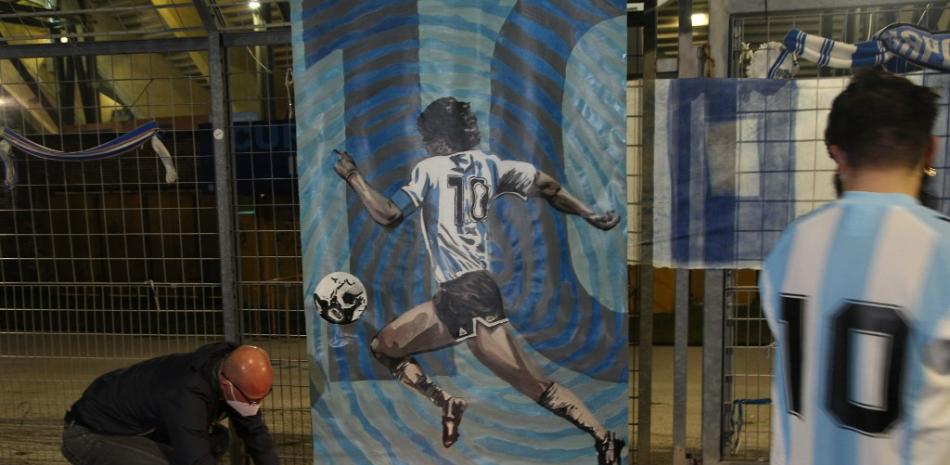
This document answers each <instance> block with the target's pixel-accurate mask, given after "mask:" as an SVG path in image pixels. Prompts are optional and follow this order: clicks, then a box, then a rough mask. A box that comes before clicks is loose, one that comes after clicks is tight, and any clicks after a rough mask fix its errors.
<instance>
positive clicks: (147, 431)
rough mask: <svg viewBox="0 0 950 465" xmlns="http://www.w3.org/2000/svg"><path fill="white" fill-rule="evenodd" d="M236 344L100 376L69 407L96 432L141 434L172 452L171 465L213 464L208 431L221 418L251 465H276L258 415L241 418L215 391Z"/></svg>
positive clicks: (208, 347) (205, 348)
mask: <svg viewBox="0 0 950 465" xmlns="http://www.w3.org/2000/svg"><path fill="white" fill-rule="evenodd" d="M236 347H237V346H236V345H234V344H229V343H223V342H222V343H215V344H208V345H205V346H202V347H200V348H198V350H196V351H194V352H191V353H186V354H172V355H166V356H164V357H158V358H153V359H151V360H146V361H144V362H141V363H137V364H135V365H132V366H130V367H128V368H123V369H120V370H115V371H112V372H109V373H106V374H104V375H102V376H100V377H99V378H97V379H96V380H95V381H93V382H92V384H91V385H90V386H89V387H88V388H87V389H86V392H84V393H83V395H82V397H81V398H80V399H79V400H78V401H76V403H75V404H73V406H72V408H71V409H70V412H71V415H72V418H73V419H74V420H76V421H77V422H78V423H79V424H81V425H83V426H85V427H87V428H89V429H91V430H93V431H96V432H99V433H104V434H114V435H147V436H149V437H151V438H154V439H155V440H157V441H160V442H163V443H165V444H168V445H170V446H171V447H172V449H174V453H173V456H172V457H169V460H170V461H171V463H172V464H173V465H214V463H215V462H214V457H213V456H212V455H211V442H210V438H209V434H208V433H209V430H210V428H211V425H212V424H214V423H216V422H217V421H219V420H221V419H223V418H224V415H227V416H228V418H229V419H230V420H231V426H232V428H234V430H235V432H236V433H237V435H238V436H239V437H240V438H241V439H243V440H244V445H245V449H246V450H247V452H248V454H250V455H251V457H252V458H253V459H254V463H256V464H257V465H277V464H278V461H277V453H276V452H275V451H274V441H273V438H271V434H270V431H268V430H267V425H265V424H264V419H263V417H262V416H261V412H258V413H257V415H255V416H252V417H242V416H241V415H240V414H239V413H237V412H236V411H234V409H232V408H231V407H230V406H228V404H227V403H225V402H224V398H223V397H222V395H221V393H220V388H219V387H218V382H217V379H216V375H215V369H216V368H217V366H218V364H219V363H220V362H221V360H223V359H224V358H225V357H226V356H227V355H228V354H230V353H231V351H233V350H234V349H235V348H236Z"/></svg>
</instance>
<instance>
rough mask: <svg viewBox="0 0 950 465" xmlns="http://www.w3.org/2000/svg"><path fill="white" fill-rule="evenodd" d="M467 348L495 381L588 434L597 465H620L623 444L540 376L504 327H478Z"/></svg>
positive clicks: (567, 391) (564, 391) (564, 390)
mask: <svg viewBox="0 0 950 465" xmlns="http://www.w3.org/2000/svg"><path fill="white" fill-rule="evenodd" d="M469 347H471V349H472V353H473V354H475V357H477V358H478V359H479V360H480V361H481V362H482V363H484V364H485V366H487V367H488V368H489V369H490V370H491V371H492V372H493V373H495V374H496V375H498V377H499V378H501V379H503V380H505V381H506V382H508V384H511V386H512V387H514V388H515V389H517V390H518V391H519V392H521V393H522V394H524V395H526V396H528V397H530V398H531V399H533V400H534V401H535V402H537V403H538V404H540V405H541V406H542V407H544V408H546V409H547V410H549V411H550V412H551V413H554V414H555V415H557V416H559V417H561V418H564V419H565V420H567V421H569V422H571V423H572V424H573V425H574V426H576V427H578V428H579V429H581V430H582V431H584V432H586V433H587V434H590V435H591V436H592V437H593V438H594V441H595V446H596V448H597V455H598V461H599V463H600V464H601V465H616V464H619V463H620V452H621V450H622V449H623V447H624V445H625V443H624V441H623V440H620V439H617V437H616V434H614V433H613V432H610V431H607V429H606V428H604V426H603V425H601V424H600V422H599V421H597V419H596V418H595V417H594V415H593V413H591V411H590V410H588V409H587V406H585V405H584V402H583V401H581V400H580V399H579V398H578V397H577V395H576V394H574V392H573V391H571V390H570V389H568V388H566V387H564V386H562V385H560V384H558V383H555V382H554V381H552V380H550V379H548V378H547V377H545V376H543V375H541V374H540V370H539V369H538V367H537V366H536V365H535V364H534V362H532V361H531V360H530V358H529V357H528V355H527V354H526V353H525V352H524V350H523V349H522V348H521V346H520V345H519V344H518V343H517V341H515V340H514V337H512V335H511V333H510V331H509V330H508V327H507V325H501V326H496V327H494V328H479V331H478V336H477V337H475V338H473V339H471V340H470V342H469Z"/></svg>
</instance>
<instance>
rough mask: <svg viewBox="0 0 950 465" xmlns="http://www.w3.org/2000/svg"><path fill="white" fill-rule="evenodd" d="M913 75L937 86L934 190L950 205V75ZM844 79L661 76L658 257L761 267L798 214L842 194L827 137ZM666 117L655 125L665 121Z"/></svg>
mask: <svg viewBox="0 0 950 465" xmlns="http://www.w3.org/2000/svg"><path fill="white" fill-rule="evenodd" d="M909 78H910V79H911V80H912V81H915V82H917V83H918V84H921V83H922V84H923V85H926V86H928V87H931V88H935V89H937V90H938V91H939V92H940V94H941V100H940V101H939V112H938V118H937V122H936V124H935V128H934V133H935V134H936V135H937V136H938V137H939V140H940V146H939V148H938V156H937V159H936V160H935V161H936V164H935V167H936V168H937V173H938V174H937V176H936V177H935V178H933V180H932V181H931V185H930V188H929V192H930V193H931V194H933V195H934V196H935V197H937V199H938V202H939V205H938V208H939V209H940V210H941V211H943V212H944V213H947V212H950V202H948V197H950V176H947V173H946V171H947V168H948V166H950V163H948V156H947V134H948V120H947V91H946V89H948V88H950V76H947V75H944V74H923V75H921V74H916V75H911V76H909ZM847 83H848V80H847V78H819V79H797V80H790V81H778V80H768V79H674V80H659V81H657V85H656V121H657V122H658V124H656V130H655V144H656V147H655V152H654V153H655V159H654V173H653V175H654V186H656V192H655V197H654V210H653V211H654V215H653V252H654V253H653V260H654V265H655V266H658V267H675V268H681V267H685V268H721V269H736V268H759V266H760V264H761V261H762V259H763V258H764V257H765V256H766V255H767V254H768V252H769V251H770V250H771V248H772V246H773V245H774V243H775V241H776V240H777V239H778V236H779V234H780V233H781V232H782V231H783V230H784V229H785V227H786V226H787V225H788V224H789V223H790V222H791V221H792V220H793V219H795V218H796V217H798V216H800V215H802V214H804V213H807V212H809V211H811V210H813V209H814V208H816V207H818V206H820V205H823V204H824V203H826V202H829V201H831V200H833V199H834V198H835V197H836V194H835V191H834V186H833V183H832V178H833V174H834V170H835V165H834V162H833V160H831V158H830V157H829V156H828V154H827V152H826V149H825V145H824V142H823V140H824V130H825V124H826V121H827V115H828V112H829V110H830V108H831V103H832V101H833V100H834V98H835V97H836V96H837V95H838V94H839V93H840V92H841V91H842V90H843V89H844V88H845V87H846V86H847ZM661 121H662V122H666V124H659V122H661Z"/></svg>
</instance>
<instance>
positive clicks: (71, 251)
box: [0, 45, 312, 464]
mask: <svg viewBox="0 0 950 465" xmlns="http://www.w3.org/2000/svg"><path fill="white" fill-rule="evenodd" d="M229 58H230V60H229V61H230V63H231V66H230V67H229V70H228V76H227V78H228V82H229V83H230V84H231V86H230V88H231V96H232V98H231V102H230V103H231V114H232V116H233V118H232V120H233V121H234V122H233V123H232V124H231V130H232V135H233V138H232V152H233V155H234V160H235V188H236V190H237V193H238V199H239V200H238V202H237V205H236V206H235V208H236V210H235V212H234V213H235V215H237V218H238V225H239V226H238V229H239V231H238V233H239V238H240V245H239V253H240V260H241V262H240V265H241V273H242V280H241V282H240V295H241V299H240V301H241V302H242V312H241V316H242V319H243V321H242V328H243V334H244V337H245V341H246V342H248V343H254V344H258V345H260V346H262V347H265V348H266V349H268V350H269V352H270V353H271V356H272V358H273V363H274V367H275V371H276V381H275V386H274V393H273V394H272V395H271V396H270V397H269V398H268V405H267V408H266V409H265V415H266V417H267V421H268V424H269V426H270V428H271V430H272V431H273V432H274V436H275V440H276V442H277V446H278V453H279V455H280V456H281V459H282V463H291V464H292V463H310V462H312V456H311V451H310V447H311V437H310V410H309V379H308V375H307V372H308V369H307V366H308V357H307V355H306V354H307V350H306V328H305V323H304V322H305V318H304V315H303V311H302V309H303V303H302V291H301V286H300V258H299V256H300V252H299V237H298V230H299V227H298V222H297V218H298V211H297V204H298V202H297V196H296V192H297V188H296V180H295V178H296V175H295V169H294V163H295V159H294V151H295V145H294V136H293V124H292V123H291V122H290V121H289V117H290V115H289V114H288V109H289V108H290V105H289V103H288V102H289V96H290V94H289V91H288V89H287V86H285V85H284V82H285V80H286V77H287V75H286V70H287V69H288V67H289V45H285V46H276V47H272V48H268V49H265V48H264V47H260V48H253V47H252V48H246V47H241V48H236V49H232V50H231V52H230V56H229ZM207 60H208V56H207V53H205V52H190V53H183V54H171V53H169V54H140V55H116V56H98V57H81V58H73V57H70V58H42V59H40V58H37V59H28V60H17V61H18V62H19V66H22V67H23V68H24V69H26V70H29V73H19V72H16V70H15V69H11V68H10V67H8V66H7V62H4V65H3V66H4V67H3V69H2V71H3V72H2V74H0V77H2V79H0V124H2V125H3V126H6V127H10V128H12V129H14V130H16V131H18V132H21V133H23V134H25V135H26V136H27V137H29V138H30V139H31V140H33V141H34V142H37V143H39V144H41V145H44V146H47V147H49V148H53V149H57V150H64V151H74V150H79V149H88V148H91V147H93V146H96V145H99V144H102V143H104V142H107V141H109V140H111V139H114V138H115V137H117V136H118V135H120V134H122V133H125V132H128V131H129V130H131V129H132V128H134V127H136V126H137V125H138V124H139V123H142V122H144V121H146V120H154V121H156V122H158V123H159V125H160V126H161V128H162V133H161V138H162V140H163V142H164V144H165V145H166V146H167V148H168V149H169V151H170V152H171V153H172V156H173V159H174V162H175V164H176V166H177V170H178V173H179V179H178V182H177V183H175V184H165V182H164V172H163V169H162V165H161V163H160V162H159V159H158V157H156V155H155V154H154V153H153V151H152V149H151V148H150V147H148V146H146V147H145V148H142V149H140V150H138V151H136V152H134V153H128V154H126V155H123V156H121V157H118V158H114V159H110V160H104V161H90V162H77V163H62V162H55V161H45V160H39V159H34V158H29V157H26V156H24V155H20V154H17V153H16V152H15V160H16V162H15V163H16V168H17V173H18V175H17V178H18V179H17V185H16V187H15V188H14V189H12V190H11V191H9V192H2V193H0V363H2V367H3V371H4V380H5V383H4V386H3V388H2V393H3V397H4V398H8V399H15V400H14V401H13V402H14V408H13V409H7V410H5V411H4V413H2V414H0V437H3V438H4V447H3V448H0V463H4V464H31V463H43V464H50V463H65V461H64V459H63V458H62V456H61V455H60V453H59V446H60V435H61V431H62V430H61V428H62V418H63V414H64V412H65V410H66V409H67V408H68V407H69V405H70V404H71V403H72V402H74V401H75V400H76V399H78V397H79V396H80V394H81V393H82V391H83V390H84V389H85V387H86V386H87V385H88V384H89V383H90V382H91V381H92V380H93V379H94V378H95V377H96V376H98V375H100V374H102V373H105V372H107V371H110V370H112V369H115V368H119V367H123V366H127V365H130V364H132V363H134V362H136V361H140V360H143V359H146V358H150V357H154V356H158V355H162V354H167V353H173V352H183V351H189V350H192V349H194V348H196V347H198V346H200V345H202V344H205V343H208V342H214V341H220V340H222V339H223V338H224V329H223V326H224V322H223V312H222V295H221V294H222V288H221V284H220V283H221V276H220V259H219V236H218V225H217V216H216V215H217V210H218V205H217V202H216V198H215V189H216V186H215V184H214V182H215V177H214V156H213V147H212V145H213V144H212V135H211V128H210V125H209V124H208V116H207V115H208V113H209V111H210V107H211V102H210V91H209V84H208V82H209V79H208V76H207V74H206V73H203V72H196V71H195V69H196V68H197V69H207ZM196 63H197V64H199V66H194V65H195V64H196ZM202 65H203V66H202ZM70 67H71V68H72V69H73V70H74V71H73V74H71V77H69V79H67V80H66V81H64V73H65V72H66V70H67V69H68V68H70ZM80 67H81V68H83V69H84V70H86V72H87V74H86V75H85V78H81V76H80V75H79V73H76V72H75V70H77V69H78V68H80ZM91 69H95V73H94V74H93V73H92V72H90V71H89V70H91ZM264 70H266V71H264ZM143 76H144V77H143ZM249 82H253V83H254V86H249V85H248V83H249ZM242 92H243V93H242ZM257 95H264V96H265V98H263V99H261V98H259V97H257ZM90 96H91V98H90ZM251 114H256V115H257V116H256V117H250V115H251Z"/></svg>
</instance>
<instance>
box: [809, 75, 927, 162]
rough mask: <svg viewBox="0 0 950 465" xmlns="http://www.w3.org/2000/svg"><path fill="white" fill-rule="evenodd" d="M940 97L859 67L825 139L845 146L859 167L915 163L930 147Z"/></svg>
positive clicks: (838, 99) (834, 107)
mask: <svg viewBox="0 0 950 465" xmlns="http://www.w3.org/2000/svg"><path fill="white" fill-rule="evenodd" d="M938 98H939V97H938V96H937V94H935V93H934V92H933V91H931V90H930V89H928V88H926V87H922V86H918V85H916V84H914V83H912V82H910V81H908V80H907V79H905V78H903V77H900V76H895V75H893V74H890V73H888V72H886V71H883V70H879V69H872V70H868V71H862V72H859V73H857V74H855V75H854V77H853V78H852V79H851V83H850V84H849V85H848V88H847V89H845V90H844V92H842V93H841V94H839V95H838V96H837V97H835V100H834V103H832V105H831V113H830V114H829V115H828V127H827V128H825V143H826V144H828V145H837V146H839V147H841V149H842V150H844V152H845V153H846V154H847V156H848V164H849V165H851V166H854V167H856V168H862V167H878V168H879V167H907V168H913V167H915V166H918V164H919V163H920V161H921V160H922V159H923V157H924V155H925V154H926V153H927V149H928V148H929V147H930V144H931V140H930V134H931V131H932V129H933V125H934V120H935V119H936V117H937V99H938Z"/></svg>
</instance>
